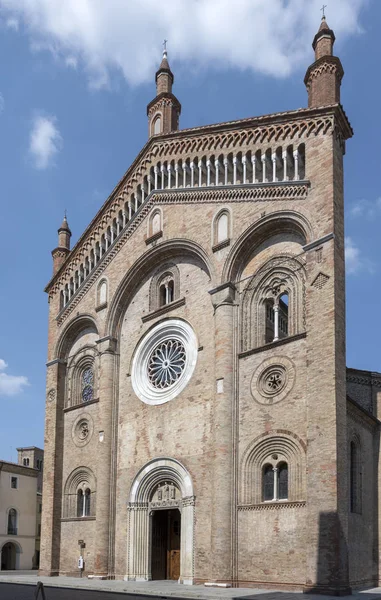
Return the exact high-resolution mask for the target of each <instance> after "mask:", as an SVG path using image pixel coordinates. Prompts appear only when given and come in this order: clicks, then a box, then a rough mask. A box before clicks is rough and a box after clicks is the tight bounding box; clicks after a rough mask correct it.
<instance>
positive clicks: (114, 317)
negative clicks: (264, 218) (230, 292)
mask: <svg viewBox="0 0 381 600" xmlns="http://www.w3.org/2000/svg"><path fill="white" fill-rule="evenodd" d="M177 256H179V257H181V258H182V259H184V258H186V257H190V258H192V259H193V260H194V259H195V260H196V261H197V263H198V265H199V266H200V268H201V269H202V270H203V271H204V272H205V273H206V274H207V275H208V276H209V278H210V279H211V285H212V286H213V285H214V284H215V282H216V275H215V271H214V267H213V265H212V263H211V261H210V260H209V257H208V255H207V254H206V252H205V250H204V249H203V248H202V247H201V246H199V245H198V244H196V243H195V242H192V241H191V240H186V239H174V240H170V241H168V242H163V243H162V244H160V245H159V246H158V247H156V248H152V249H150V250H148V251H147V252H145V253H144V254H143V255H142V256H140V258H139V259H138V260H137V261H136V262H135V263H134V265H133V266H132V267H131V268H130V269H129V271H128V272H127V274H126V275H125V277H124V278H123V280H122V282H121V283H120V284H119V287H118V289H117V290H116V293H115V294H114V297H113V300H112V303H111V306H110V310H109V312H108V315H107V322H106V328H105V335H106V336H107V335H110V336H112V337H113V338H115V339H119V331H120V328H121V325H122V321H123V316H124V314H125V312H126V309H127V307H128V305H129V302H130V300H131V298H132V297H133V296H134V294H135V293H136V290H137V289H138V287H139V286H140V284H141V281H142V280H143V278H144V277H146V276H148V275H149V274H150V273H151V272H152V271H153V270H154V269H157V268H158V267H159V266H160V265H161V264H165V263H166V262H167V261H168V260H170V261H171V262H173V261H174V260H175V259H176V257H177Z"/></svg>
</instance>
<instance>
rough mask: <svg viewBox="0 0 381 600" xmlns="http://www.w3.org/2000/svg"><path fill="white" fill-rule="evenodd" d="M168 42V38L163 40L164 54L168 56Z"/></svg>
mask: <svg viewBox="0 0 381 600" xmlns="http://www.w3.org/2000/svg"><path fill="white" fill-rule="evenodd" d="M167 42H168V40H164V41H163V56H167Z"/></svg>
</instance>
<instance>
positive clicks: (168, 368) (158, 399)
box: [132, 319, 197, 404]
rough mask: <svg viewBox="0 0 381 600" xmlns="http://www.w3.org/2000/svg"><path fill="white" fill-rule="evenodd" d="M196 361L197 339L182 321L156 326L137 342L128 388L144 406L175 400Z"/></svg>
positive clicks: (188, 378) (185, 383)
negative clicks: (130, 382) (129, 386)
mask: <svg viewBox="0 0 381 600" xmlns="http://www.w3.org/2000/svg"><path fill="white" fill-rule="evenodd" d="M196 361H197V339H196V335H195V333H194V331H193V329H192V328H191V327H190V325H189V324H188V323H186V322H185V321H181V320H180V319H171V320H170V321H163V322H162V323H159V324H158V325H156V326H155V327H154V328H153V329H152V330H151V331H149V332H148V333H147V335H146V336H145V337H144V338H143V339H142V340H141V342H140V344H139V345H138V347H137V349H136V352H135V356H134V360H133V364H132V386H133V388H134V391H135V393H136V395H137V396H138V397H139V398H140V400H142V401H143V402H145V403H146V404H163V403H164V402H168V401H169V400H172V399H173V398H175V397H176V396H177V395H178V394H180V392H181V391H182V390H183V389H184V388H185V386H186V385H187V383H188V381H189V380H190V378H191V376H192V373H193V371H194V368H195V366H196Z"/></svg>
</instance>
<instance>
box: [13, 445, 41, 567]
mask: <svg viewBox="0 0 381 600" xmlns="http://www.w3.org/2000/svg"><path fill="white" fill-rule="evenodd" d="M17 455H18V464H19V465H23V466H24V467H31V468H32V469H37V471H38V475H37V502H36V531H35V537H36V544H35V553H34V557H33V569H38V568H39V566H40V539H41V515H42V476H43V467H44V451H43V450H42V449H41V448H37V447H36V446H27V447H25V448H17Z"/></svg>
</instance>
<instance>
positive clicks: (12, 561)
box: [1, 542, 18, 571]
mask: <svg viewBox="0 0 381 600" xmlns="http://www.w3.org/2000/svg"><path fill="white" fill-rule="evenodd" d="M17 558H18V548H17V546H16V545H15V544H14V543H13V542H6V543H5V544H4V546H3V547H2V549H1V570H2V571H14V570H15V569H17V566H18V565H17Z"/></svg>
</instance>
